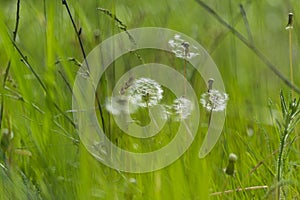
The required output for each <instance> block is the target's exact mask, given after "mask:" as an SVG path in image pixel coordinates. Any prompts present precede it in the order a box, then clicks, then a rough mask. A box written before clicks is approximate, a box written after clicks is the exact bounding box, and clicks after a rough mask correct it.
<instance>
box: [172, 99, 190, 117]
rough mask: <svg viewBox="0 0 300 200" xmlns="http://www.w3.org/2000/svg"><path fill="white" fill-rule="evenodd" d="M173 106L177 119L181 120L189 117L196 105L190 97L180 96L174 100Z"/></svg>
mask: <svg viewBox="0 0 300 200" xmlns="http://www.w3.org/2000/svg"><path fill="white" fill-rule="evenodd" d="M172 108H173V110H174V114H175V115H176V120H179V121H180V120H183V119H187V118H188V117H189V116H190V115H191V113H192V111H193V109H194V105H193V103H192V102H191V101H190V100H189V99H187V98H185V97H179V98H177V99H175V100H174V103H173V105H172Z"/></svg>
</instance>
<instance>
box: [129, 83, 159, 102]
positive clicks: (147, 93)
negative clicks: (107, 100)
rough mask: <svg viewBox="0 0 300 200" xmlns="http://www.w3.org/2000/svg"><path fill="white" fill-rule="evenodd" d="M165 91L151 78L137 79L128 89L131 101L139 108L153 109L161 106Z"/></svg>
mask: <svg viewBox="0 0 300 200" xmlns="http://www.w3.org/2000/svg"><path fill="white" fill-rule="evenodd" d="M162 94H163V89H162V88H161V85H160V84H158V83H157V82H156V81H154V80H152V79H149V78H139V79H136V80H135V81H134V82H133V84H132V85H131V86H130V87H129V88H128V99H129V101H130V102H131V103H132V104H134V105H137V106H139V107H151V106H155V105H157V104H159V102H160V100H161V99H162V98H163V95H162Z"/></svg>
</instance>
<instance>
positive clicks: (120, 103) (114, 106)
mask: <svg viewBox="0 0 300 200" xmlns="http://www.w3.org/2000/svg"><path fill="white" fill-rule="evenodd" d="M105 107H106V110H108V111H109V112H110V113H111V114H113V115H120V114H130V113H134V112H135V110H136V106H135V105H134V104H131V103H130V102H129V100H128V97H127V96H115V97H111V98H108V99H107V100H106V105H105Z"/></svg>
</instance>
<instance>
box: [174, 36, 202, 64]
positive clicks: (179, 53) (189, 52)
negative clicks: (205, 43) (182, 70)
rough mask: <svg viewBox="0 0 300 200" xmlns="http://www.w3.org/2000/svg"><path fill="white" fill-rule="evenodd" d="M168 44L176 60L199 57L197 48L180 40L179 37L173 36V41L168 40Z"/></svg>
mask: <svg viewBox="0 0 300 200" xmlns="http://www.w3.org/2000/svg"><path fill="white" fill-rule="evenodd" d="M168 43H169V46H170V47H171V49H172V52H173V53H174V54H175V56H176V57H178V58H184V59H191V58H193V57H195V56H197V55H199V53H198V52H199V50H198V48H197V47H196V46H194V45H190V44H189V42H187V41H185V40H183V39H181V36H180V35H178V34H176V35H175V36H174V39H171V40H169V41H168Z"/></svg>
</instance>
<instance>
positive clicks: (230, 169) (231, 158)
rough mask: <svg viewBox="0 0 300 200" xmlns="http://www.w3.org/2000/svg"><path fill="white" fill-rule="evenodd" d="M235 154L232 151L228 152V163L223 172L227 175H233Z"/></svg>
mask: <svg viewBox="0 0 300 200" xmlns="http://www.w3.org/2000/svg"><path fill="white" fill-rule="evenodd" d="M237 159H238V158H237V156H236V155H235V154H234V153H231V154H229V159H228V161H229V162H228V165H227V167H226V169H225V173H226V174H227V175H230V176H233V175H234V172H235V170H234V163H235V162H236V161H237Z"/></svg>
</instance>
